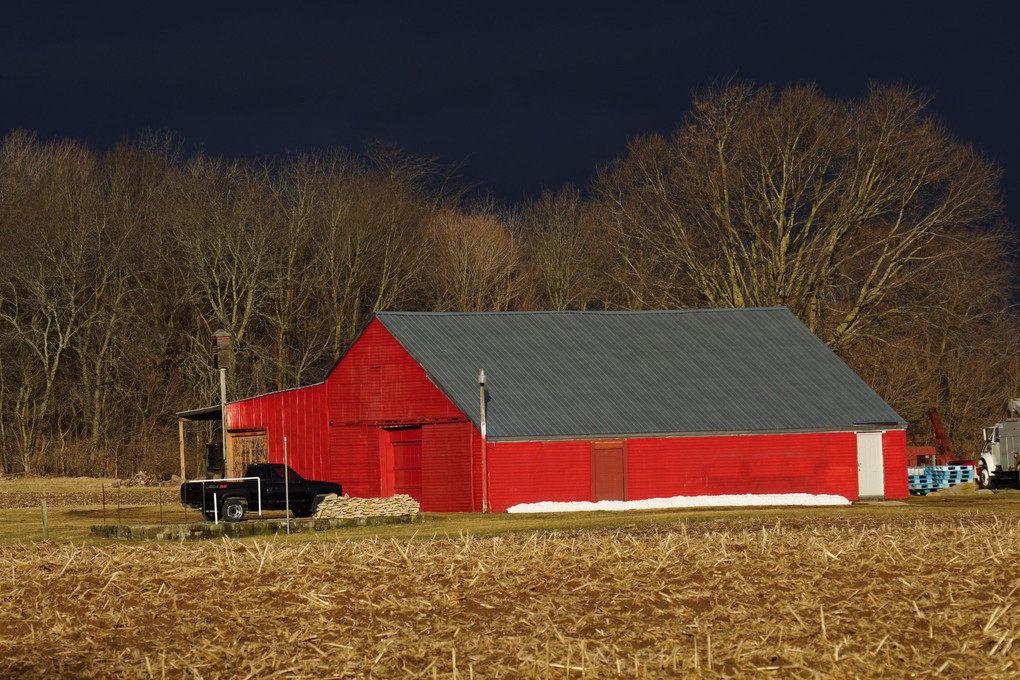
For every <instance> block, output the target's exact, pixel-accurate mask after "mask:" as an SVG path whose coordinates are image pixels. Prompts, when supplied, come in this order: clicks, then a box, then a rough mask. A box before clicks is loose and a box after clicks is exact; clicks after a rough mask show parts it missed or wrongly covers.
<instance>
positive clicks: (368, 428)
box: [326, 320, 481, 512]
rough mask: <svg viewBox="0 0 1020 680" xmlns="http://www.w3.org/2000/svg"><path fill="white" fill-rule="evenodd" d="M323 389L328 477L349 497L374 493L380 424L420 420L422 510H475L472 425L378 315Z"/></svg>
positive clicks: (391, 425) (475, 459)
mask: <svg viewBox="0 0 1020 680" xmlns="http://www.w3.org/2000/svg"><path fill="white" fill-rule="evenodd" d="M326 394H327V411H328V422H329V445H330V451H331V455H330V460H329V470H328V476H327V479H329V480H331V481H337V482H340V483H341V484H343V485H344V491H346V492H347V493H349V494H350V495H352V496H360V497H372V496H378V495H379V494H380V492H381V483H380V482H381V477H382V470H381V469H380V451H381V447H384V446H385V442H386V439H387V437H386V432H385V431H386V429H387V428H396V427H407V426H420V427H421V429H422V431H421V441H422V444H421V446H422V449H421V464H422V470H421V477H422V491H421V494H420V495H421V498H418V499H417V500H418V502H419V503H421V507H422V510H424V511H427V512H471V511H473V510H480V509H481V501H480V489H481V473H480V471H479V470H478V467H479V460H480V451H478V450H476V449H478V447H479V443H480V440H479V439H478V435H477V430H476V429H475V427H474V425H473V424H472V423H470V422H469V421H468V419H467V417H466V416H465V415H464V414H463V413H461V412H460V411H459V410H458V409H457V407H456V406H454V404H453V402H451V401H450V400H449V399H448V398H447V397H446V395H444V394H443V393H442V392H441V391H440V390H439V388H437V387H436V386H435V385H434V384H433V383H432V381H430V380H429V378H428V375H427V374H426V373H425V369H423V368H422V367H421V365H419V364H418V362H417V361H415V360H414V359H413V358H412V357H411V355H409V354H408V353H407V350H405V349H404V348H403V347H402V346H401V345H400V343H398V342H397V341H396V340H395V339H394V338H393V336H391V335H390V334H389V332H388V331H387V330H386V329H385V327H383V325H382V324H381V323H379V321H378V320H373V321H372V322H371V323H370V324H369V325H368V327H367V328H366V329H365V332H364V333H362V334H361V337H360V338H358V340H357V342H355V343H354V345H353V346H352V347H351V348H350V350H349V351H348V352H347V354H346V355H345V356H344V358H343V359H342V360H341V361H340V363H339V364H338V365H337V367H336V369H335V370H334V371H333V373H332V374H331V375H330V376H329V378H327V379H326ZM380 440H382V443H380Z"/></svg>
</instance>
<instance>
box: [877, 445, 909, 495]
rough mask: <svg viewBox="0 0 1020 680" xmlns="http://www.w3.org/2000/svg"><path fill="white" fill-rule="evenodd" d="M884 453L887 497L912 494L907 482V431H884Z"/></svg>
mask: <svg viewBox="0 0 1020 680" xmlns="http://www.w3.org/2000/svg"><path fill="white" fill-rule="evenodd" d="M882 455H883V458H884V463H885V467H884V472H885V497H886V498H887V499H893V498H906V497H907V496H909V495H910V487H909V485H908V484H907V432H906V430H889V431H888V432H883V433H882Z"/></svg>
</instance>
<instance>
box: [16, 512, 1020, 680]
mask: <svg viewBox="0 0 1020 680" xmlns="http://www.w3.org/2000/svg"><path fill="white" fill-rule="evenodd" d="M922 517H923V518H922V519H918V516H917V515H914V516H911V517H910V518H907V517H904V518H903V519H902V520H896V519H893V520H889V519H871V520H869V519H867V518H863V519H862V518H857V519H854V520H843V519H837V520H825V519H821V520H807V521H802V522H799V523H797V524H787V523H781V522H776V523H775V524H773V525H762V524H761V523H760V522H758V523H754V522H751V521H744V520H741V521H737V522H725V523H723V522H720V523H707V524H699V525H696V526H695V525H685V524H684V523H682V522H680V523H677V524H676V525H675V526H672V527H668V528H664V527H657V528H635V529H628V530H619V531H607V530H601V531H589V532H569V533H530V534H516V535H509V536H500V537H493V538H471V537H445V538H444V537H439V538H436V537H433V538H420V537H419V538H416V539H414V540H401V541H398V540H395V539H391V540H383V539H368V540H359V541H343V540H341V541H330V542H309V543H304V544H294V543H287V544H284V543H277V542H275V541H273V540H269V541H232V540H224V541H221V542H207V543H197V544H170V545H165V544H142V545H124V544H116V545H114V544H111V545H105V546H99V547H95V546H87V547H82V546H73V545H70V546H69V545H52V544H35V545H18V546H0V567H2V576H0V583H2V584H3V588H2V591H3V603H4V605H3V608H2V611H0V650H3V653H2V654H0V676H3V677H7V676H17V677H81V678H93V677H117V678H152V677H156V678H182V677H187V678H220V677H231V678H269V677H286V678H332V677H337V678H348V677H350V678H355V677H358V678H365V677H378V678H398V677H419V678H567V677H573V678H615V677H628V678H631V677H636V678H668V677H677V676H684V677H707V678H713V677H748V676H751V675H763V674H764V675H765V676H766V677H769V676H771V677H803V678H812V677H837V678H842V677H848V678H849V677H879V676H880V677H906V676H912V677H914V676H916V677H922V676H931V675H943V676H948V677H1012V676H1015V675H1016V674H1017V673H1018V672H1020V645H1018V644H1016V640H1017V638H1018V637H1020V607H1014V606H1013V599H1014V596H1015V595H1016V593H1017V590H1018V589H1020V568H1018V566H1017V565H1018V563H1020V554H1018V553H1020V522H1018V521H1017V520H1016V519H1015V518H1012V517H1010V518H1008V519H1005V518H995V517H988V516H984V517H982V518H977V517H972V516H966V515H965V516H963V517H962V518H959V517H958V518H955V519H951V518H946V517H941V516H922Z"/></svg>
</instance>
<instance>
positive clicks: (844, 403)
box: [377, 307, 905, 439]
mask: <svg viewBox="0 0 1020 680" xmlns="http://www.w3.org/2000/svg"><path fill="white" fill-rule="evenodd" d="M377 318H378V319H379V321H380V322H381V323H382V324H383V325H384V326H385V327H386V328H387V330H389V332H390V333H391V334H392V335H393V336H394V337H395V338H396V339H397V340H398V341H399V342H400V343H401V345H403V347H404V348H405V349H406V350H407V351H408V352H409V353H410V354H411V356H413V357H414V358H415V359H416V360H417V361H418V362H419V363H420V364H421V365H422V366H423V367H424V368H425V370H426V371H427V373H428V375H429V378H430V379H431V380H432V381H433V382H434V383H435V384H436V386H437V387H439V389H440V390H442V391H443V392H444V393H445V394H446V395H447V396H448V397H449V398H450V399H451V400H452V401H453V402H454V403H455V404H456V405H457V406H458V407H459V408H460V409H461V410H462V411H463V412H464V413H465V414H466V415H467V416H468V417H470V418H471V419H472V420H473V421H474V422H475V424H478V421H479V398H478V396H479V395H478V371H479V369H484V370H485V375H486V377H487V392H488V401H487V414H486V421H487V422H486V426H487V429H488V435H489V436H490V437H492V438H522V439H540V438H558V437H567V438H569V437H583V436H588V435H595V436H613V435H639V436H640V435H651V434H667V433H670V434H671V433H684V434H687V433H692V434H693V433H713V432H720V433H723V432H752V431H753V432H762V431H766V432H769V431H771V432H791V431H794V432H796V431H819V430H866V429H875V427H876V424H884V425H885V426H886V427H899V428H902V427H905V423H904V421H903V419H902V418H901V417H900V416H899V415H897V413H896V412H895V411H893V409H892V408H891V407H890V406H889V405H888V404H886V403H885V401H883V400H882V398H881V397H879V396H878V395H877V394H876V393H875V392H874V391H873V390H872V389H871V388H870V387H868V385H867V384H865V382H864V381H863V380H861V378H860V377H859V376H857V374H856V373H854V372H853V371H852V370H851V369H850V368H849V367H848V366H847V365H846V364H845V363H843V361H842V360H840V359H839V357H837V356H836V355H835V354H834V353H833V352H832V351H831V350H829V348H828V347H826V345H825V344H824V343H823V342H822V341H821V340H819V339H818V338H817V337H816V336H815V335H814V334H813V333H812V332H811V331H810V330H808V328H807V327H806V326H804V325H803V324H802V323H801V322H800V320H799V319H797V317H796V316H795V315H794V314H793V313H792V312H790V311H789V310H787V309H786V308H785V307H772V308H753V309H722V310H716V309H703V310H680V311H652V312H492V313H414V312H380V313H379V314H377Z"/></svg>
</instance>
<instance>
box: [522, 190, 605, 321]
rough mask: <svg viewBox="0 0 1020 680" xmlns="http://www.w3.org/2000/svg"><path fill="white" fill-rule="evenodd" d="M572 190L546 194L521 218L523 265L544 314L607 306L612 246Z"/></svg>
mask: <svg viewBox="0 0 1020 680" xmlns="http://www.w3.org/2000/svg"><path fill="white" fill-rule="evenodd" d="M588 213H590V210H588V209H587V208H586V205H585V202H584V200H583V199H582V197H581V193H580V192H579V191H578V190H577V189H576V188H575V187H573V186H567V187H565V188H563V189H562V190H560V191H558V192H555V193H553V192H551V191H546V192H543V193H542V195H541V196H540V197H539V198H538V199H537V200H534V201H531V202H529V203H528V204H526V205H525V206H524V208H523V209H522V210H521V213H520V218H519V219H520V222H521V238H522V260H523V262H524V264H525V266H526V267H527V271H528V275H529V279H530V282H531V285H532V286H533V288H534V292H533V294H532V296H533V298H534V299H533V301H532V304H533V305H534V306H537V307H539V308H542V309H554V310H563V309H586V308H587V307H588V306H589V305H591V304H592V303H594V304H596V305H599V304H600V303H604V296H605V294H606V291H605V288H606V286H605V285H604V284H603V280H604V278H605V277H606V276H607V273H608V272H607V268H606V266H605V264H606V262H607V258H606V257H605V253H606V249H607V248H608V247H609V246H610V245H611V244H610V243H608V242H607V240H608V239H606V238H605V237H604V232H600V229H599V225H598V223H597V222H596V220H595V219H593V218H592V216H591V215H590V214H588Z"/></svg>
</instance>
